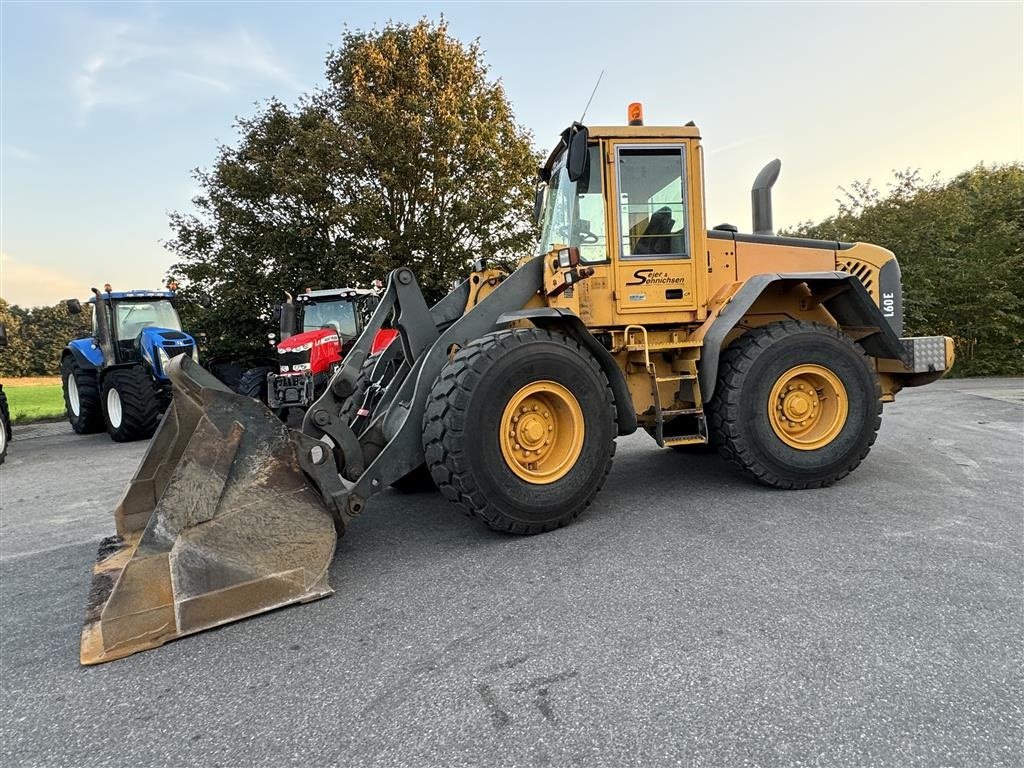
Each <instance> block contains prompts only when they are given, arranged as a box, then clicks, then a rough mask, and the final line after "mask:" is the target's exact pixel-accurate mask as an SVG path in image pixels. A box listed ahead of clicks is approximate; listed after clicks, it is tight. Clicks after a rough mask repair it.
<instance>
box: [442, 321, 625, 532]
mask: <svg viewBox="0 0 1024 768" xmlns="http://www.w3.org/2000/svg"><path fill="white" fill-rule="evenodd" d="M535 341H554V342H556V343H561V344H565V345H566V346H568V347H570V348H571V349H573V350H574V351H575V352H577V354H579V356H580V357H581V358H582V359H584V360H586V361H587V362H588V364H589V365H590V366H591V367H592V368H593V370H594V372H595V373H596V374H597V375H598V376H599V377H600V379H601V380H602V381H604V382H605V392H606V398H607V413H608V418H609V419H611V420H612V422H613V431H612V434H613V435H617V434H618V428H617V423H615V422H617V418H616V410H615V399H614V395H613V394H612V389H611V386H609V385H608V383H607V378H606V377H605V374H604V372H603V371H602V370H601V367H600V365H599V364H598V363H597V361H596V360H594V359H593V356H591V355H590V353H589V352H587V351H586V350H585V349H584V348H583V347H582V345H580V344H579V343H578V342H577V341H575V340H574V339H571V338H569V337H568V336H564V335H562V334H556V333H551V332H550V331H545V330H541V329H539V328H529V329H511V330H504V331H497V332H494V333H490V334H487V335H485V336H481V337H480V338H478V339H474V340H473V341H471V342H469V343H468V344H466V346H464V347H462V348H461V349H460V350H459V351H458V352H457V353H456V355H455V357H454V358H453V359H452V360H451V361H449V362H448V364H447V365H445V367H444V368H443V369H442V370H441V373H440V374H439V375H438V377H437V380H436V381H435V382H434V386H433V387H432V388H431V392H430V397H429V398H428V400H427V406H426V409H425V411H424V414H423V443H424V455H425V457H426V461H427V466H428V467H429V468H430V474H431V477H433V479H434V483H435V484H436V485H437V487H438V489H439V490H440V491H441V493H442V494H443V495H444V497H445V498H446V499H448V500H449V501H451V502H453V503H455V504H456V505H458V506H459V507H460V508H461V509H462V510H463V511H464V512H465V513H466V514H467V515H468V516H470V517H475V518H478V519H480V520H482V521H483V522H485V523H486V524H487V525H488V526H490V527H491V528H493V529H495V530H499V531H506V532H508V533H517V534H527V535H532V534H537V533H545V532H547V531H552V530H554V529H556V528H561V527H563V526H565V525H568V524H569V523H571V522H572V521H573V520H575V519H576V518H577V517H578V516H579V515H580V514H581V513H582V512H583V510H584V509H585V508H587V507H589V506H590V504H591V503H592V502H593V500H594V497H595V496H596V495H597V493H598V491H600V490H601V487H602V486H603V485H604V482H605V480H606V478H607V477H608V473H609V472H610V471H611V467H612V459H613V457H614V456H615V442H614V440H613V441H612V443H611V452H610V454H609V456H608V459H607V461H606V463H605V466H604V468H603V471H602V472H601V474H600V477H599V479H598V481H597V482H596V483H595V484H594V487H593V490H592V492H591V493H590V496H589V498H588V499H587V500H586V502H585V503H584V504H583V505H582V506H580V508H579V509H577V510H576V511H575V513H573V514H569V515H566V516H565V517H562V518H560V519H558V520H555V521H552V522H548V523H545V524H536V525H531V524H526V523H521V522H518V521H511V520H508V519H507V518H505V517H504V516H503V515H502V513H501V512H500V510H498V509H497V508H496V507H495V505H494V504H493V503H492V502H491V501H490V500H489V499H488V498H487V497H486V496H485V495H484V494H483V492H482V491H481V489H480V488H479V487H477V485H476V483H475V482H474V479H473V476H472V474H471V473H470V472H469V470H468V465H467V462H466V458H465V453H464V450H463V448H464V445H463V440H462V434H461V432H459V431H457V430H455V429H453V428H452V427H451V426H450V417H451V415H452V412H453V411H463V412H464V411H465V406H466V404H467V403H468V400H469V397H470V395H471V393H472V391H473V389H474V387H475V385H476V383H477V382H478V381H479V380H480V377H481V376H482V374H483V372H484V371H485V370H487V368H489V367H490V366H491V364H492V363H493V362H494V361H495V360H497V359H498V358H499V357H500V356H501V355H502V354H504V353H505V351H506V350H508V349H510V348H513V347H515V346H519V345H523V344H529V343H532V342H535ZM584 418H587V414H584Z"/></svg>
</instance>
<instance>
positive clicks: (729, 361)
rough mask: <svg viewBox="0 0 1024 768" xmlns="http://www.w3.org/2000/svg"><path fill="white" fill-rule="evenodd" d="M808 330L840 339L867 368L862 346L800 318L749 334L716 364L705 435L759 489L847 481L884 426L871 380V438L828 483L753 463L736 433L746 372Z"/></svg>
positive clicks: (801, 487) (878, 389) (878, 394)
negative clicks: (775, 347) (797, 478)
mask: <svg viewBox="0 0 1024 768" xmlns="http://www.w3.org/2000/svg"><path fill="white" fill-rule="evenodd" d="M807 332H815V333H823V334H826V335H828V336H831V337H833V338H834V339H838V340H839V341H840V342H842V343H843V344H844V345H846V346H848V347H849V348H850V350H851V352H852V353H853V354H854V355H856V356H857V357H858V358H860V359H861V360H862V361H863V362H864V364H865V365H866V366H868V367H869V368H870V367H871V365H870V361H869V359H868V357H867V355H866V354H865V353H864V350H863V349H862V348H861V346H860V345H858V344H857V343H856V342H854V341H853V340H852V339H850V337H849V336H847V335H846V334H845V333H843V332H842V331H841V330H839V329H838V328H835V327H833V326H830V325H825V324H823V323H813V322H807V321H803V320H783V321H781V322H777V323H771V324H769V325H764V326H761V327H759V328H755V329H753V330H751V331H748V332H747V333H745V334H743V335H742V336H740V337H739V338H738V339H736V340H735V341H734V342H733V343H732V344H731V345H730V346H729V347H728V348H727V349H726V350H725V352H724V353H723V354H722V357H721V358H720V360H719V366H718V383H717V384H716V386H715V394H714V397H713V398H712V399H711V402H710V403H709V404H708V431H709V432H710V433H711V434H710V437H711V442H712V443H714V444H715V445H716V446H717V447H718V452H719V454H720V455H721V456H722V457H723V458H725V459H726V460H727V461H728V462H729V463H731V464H732V465H734V466H735V467H737V468H738V469H739V470H740V472H742V473H743V474H744V475H746V476H747V477H749V478H751V479H753V480H755V481H757V482H758V483H761V484H763V485H768V486H771V487H773V488H781V489H784V490H804V489H809V488H824V487H827V486H829V485H832V484H833V483H836V482H838V481H839V480H841V479H843V478H844V477H846V476H847V475H848V474H850V473H851V472H852V471H853V470H854V469H856V468H857V467H858V466H859V465H860V463H861V462H862V461H863V460H864V459H865V458H866V457H867V455H868V452H869V451H870V450H871V446H872V445H874V443H875V439H876V438H877V437H878V429H879V427H880V426H881V424H882V392H881V386H880V384H879V383H878V379H877V377H875V386H876V393H875V394H876V400H875V402H876V403H877V411H876V412H875V418H874V423H873V427H872V429H871V435H870V438H869V440H868V442H867V445H866V446H865V447H864V450H863V451H862V452H860V453H859V455H856V456H853V457H851V459H850V460H848V462H847V464H846V466H845V467H844V468H843V469H842V470H841V471H840V472H839V473H838V474H836V475H834V476H832V477H831V478H829V479H826V480H811V481H795V480H793V479H790V478H784V477H781V476H779V475H778V474H776V473H774V472H772V471H770V470H769V469H768V468H767V467H765V466H764V465H763V464H762V463H761V462H759V461H758V460H757V459H756V457H755V456H754V454H753V452H752V451H751V450H750V446H749V445H748V444H747V442H746V441H745V440H744V439H743V437H742V435H741V431H740V429H739V412H740V409H739V394H740V390H741V388H742V386H743V381H744V378H745V377H746V373H747V371H748V370H749V368H750V366H751V365H752V364H753V362H754V360H756V359H757V358H758V356H759V355H760V354H761V353H762V352H764V351H765V350H766V349H767V348H768V347H770V346H771V345H772V344H773V343H775V342H777V341H780V340H781V339H783V338H785V337H786V336H790V335H792V334H794V333H807Z"/></svg>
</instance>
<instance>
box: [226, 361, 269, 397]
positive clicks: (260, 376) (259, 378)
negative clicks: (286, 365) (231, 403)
mask: <svg viewBox="0 0 1024 768" xmlns="http://www.w3.org/2000/svg"><path fill="white" fill-rule="evenodd" d="M273 370H274V369H273V368H270V367H267V366H257V367H256V368H249V369H248V370H247V371H246V372H245V373H243V374H242V375H241V377H240V378H239V379H238V385H237V386H236V387H235V391H236V392H237V393H238V394H240V395H245V396H246V397H253V398H256V399H257V400H259V401H260V402H261V403H263V404H266V402H267V374H268V373H272V372H273Z"/></svg>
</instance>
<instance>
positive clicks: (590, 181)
mask: <svg viewBox="0 0 1024 768" xmlns="http://www.w3.org/2000/svg"><path fill="white" fill-rule="evenodd" d="M603 167H604V164H603V163H602V162H601V148H600V147H599V146H598V145H597V144H591V145H590V147H589V157H588V159H587V172H586V173H585V174H584V175H583V178H581V179H580V180H579V181H578V182H577V183H576V226H575V231H574V232H573V237H572V244H573V245H576V246H577V247H579V249H580V261H582V262H586V263H590V264H593V263H595V262H601V261H607V260H608V240H607V238H606V236H605V228H604V185H603V184H602V183H601V172H602V170H603Z"/></svg>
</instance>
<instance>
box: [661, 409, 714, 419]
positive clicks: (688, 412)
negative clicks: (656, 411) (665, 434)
mask: <svg viewBox="0 0 1024 768" xmlns="http://www.w3.org/2000/svg"><path fill="white" fill-rule="evenodd" d="M703 413H704V409H703V408H677V409H676V410H674V411H673V410H669V411H662V412H661V416H662V418H663V419H664V418H666V417H668V416H700V415H701V414H703Z"/></svg>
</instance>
